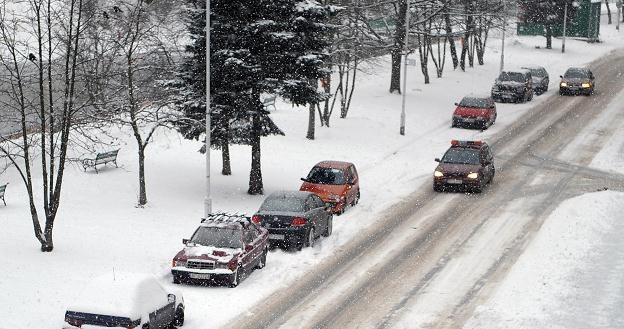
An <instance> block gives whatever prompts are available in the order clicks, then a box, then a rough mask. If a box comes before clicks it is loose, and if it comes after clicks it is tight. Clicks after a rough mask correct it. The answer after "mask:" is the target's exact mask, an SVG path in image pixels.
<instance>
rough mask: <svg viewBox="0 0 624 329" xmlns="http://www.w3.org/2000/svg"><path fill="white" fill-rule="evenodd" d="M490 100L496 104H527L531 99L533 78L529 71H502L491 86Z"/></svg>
mask: <svg viewBox="0 0 624 329" xmlns="http://www.w3.org/2000/svg"><path fill="white" fill-rule="evenodd" d="M492 99H494V101H497V102H507V101H509V102H514V103H518V102H522V103H524V102H527V101H530V100H531V99H533V77H532V76H531V72H530V71H529V70H517V71H503V72H501V73H500V74H499V75H498V78H496V80H495V81H494V86H492Z"/></svg>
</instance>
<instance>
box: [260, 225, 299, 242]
mask: <svg viewBox="0 0 624 329" xmlns="http://www.w3.org/2000/svg"><path fill="white" fill-rule="evenodd" d="M265 228H266V229H267V230H268V231H269V241H271V242H284V243H294V242H300V241H303V239H305V236H306V232H307V229H306V228H305V227H303V226H299V227H284V228H270V227H265Z"/></svg>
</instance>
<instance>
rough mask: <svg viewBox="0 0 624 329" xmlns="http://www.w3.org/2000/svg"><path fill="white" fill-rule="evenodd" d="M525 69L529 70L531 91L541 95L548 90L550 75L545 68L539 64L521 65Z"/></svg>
mask: <svg viewBox="0 0 624 329" xmlns="http://www.w3.org/2000/svg"><path fill="white" fill-rule="evenodd" d="M523 69H525V70H529V71H530V72H531V79H533V91H534V92H535V94H537V95H541V94H543V93H545V92H546V91H547V90H548V84H549V83H550V77H549V76H548V72H547V71H546V69H545V68H543V67H541V66H527V67H523Z"/></svg>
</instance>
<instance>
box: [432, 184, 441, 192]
mask: <svg viewBox="0 0 624 329" xmlns="http://www.w3.org/2000/svg"><path fill="white" fill-rule="evenodd" d="M433 191H435V192H442V186H440V185H438V184H433Z"/></svg>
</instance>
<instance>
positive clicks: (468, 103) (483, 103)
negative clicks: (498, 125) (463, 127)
mask: <svg viewBox="0 0 624 329" xmlns="http://www.w3.org/2000/svg"><path fill="white" fill-rule="evenodd" d="M459 106H462V107H477V108H487V107H488V106H489V104H488V100H487V99H486V98H475V97H464V98H463V99H462V100H461V102H459Z"/></svg>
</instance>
